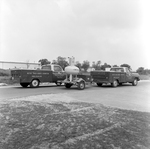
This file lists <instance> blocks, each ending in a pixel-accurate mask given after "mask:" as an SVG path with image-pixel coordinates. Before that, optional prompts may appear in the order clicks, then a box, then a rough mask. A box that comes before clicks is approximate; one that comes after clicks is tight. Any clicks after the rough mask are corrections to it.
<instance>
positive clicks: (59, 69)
mask: <svg viewBox="0 0 150 149" xmlns="http://www.w3.org/2000/svg"><path fill="white" fill-rule="evenodd" d="M54 71H56V72H60V71H62V69H61V67H59V66H54Z"/></svg>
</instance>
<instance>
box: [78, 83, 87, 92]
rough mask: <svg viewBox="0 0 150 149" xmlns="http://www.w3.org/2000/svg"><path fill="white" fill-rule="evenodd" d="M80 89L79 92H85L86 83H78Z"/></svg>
mask: <svg viewBox="0 0 150 149" xmlns="http://www.w3.org/2000/svg"><path fill="white" fill-rule="evenodd" d="M78 89H79V90H84V89H85V83H84V81H80V82H79V83H78Z"/></svg>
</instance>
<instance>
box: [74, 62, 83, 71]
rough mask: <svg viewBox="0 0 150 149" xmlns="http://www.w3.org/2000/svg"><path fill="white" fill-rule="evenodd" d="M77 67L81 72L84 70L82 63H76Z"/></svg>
mask: <svg viewBox="0 0 150 149" xmlns="http://www.w3.org/2000/svg"><path fill="white" fill-rule="evenodd" d="M75 66H76V67H78V68H79V69H80V70H81V68H82V64H81V63H80V62H78V61H77V62H76V64H75Z"/></svg>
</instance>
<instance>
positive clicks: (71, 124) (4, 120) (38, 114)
mask: <svg viewBox="0 0 150 149" xmlns="http://www.w3.org/2000/svg"><path fill="white" fill-rule="evenodd" d="M0 148H1V149H8V148H9V149H14V148H15V149H77V148H78V149H80V148H82V149H92V148H93V149H104V148H107V149H131V148H133V149H134V148H135V149H149V148H150V113H147V112H138V111H131V110H122V109H118V108H111V107H108V106H107V107H106V106H103V105H102V104H94V103H86V102H80V101H78V100H76V99H74V98H71V97H69V96H67V94H65V93H64V94H47V95H38V96H30V97H24V98H15V99H11V100H2V101H1V102H0Z"/></svg>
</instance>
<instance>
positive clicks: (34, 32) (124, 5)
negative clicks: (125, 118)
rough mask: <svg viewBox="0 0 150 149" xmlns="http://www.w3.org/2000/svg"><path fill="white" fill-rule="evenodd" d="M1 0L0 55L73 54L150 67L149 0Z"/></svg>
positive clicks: (4, 58)
mask: <svg viewBox="0 0 150 149" xmlns="http://www.w3.org/2000/svg"><path fill="white" fill-rule="evenodd" d="M0 2H1V4H0V6H1V8H0V9H1V11H0V18H1V20H0V21H1V26H0V29H1V30H0V36H1V38H0V61H17V62H18V61H21V62H26V61H29V62H38V60H39V59H42V58H47V59H48V60H49V61H52V60H54V59H56V58H57V57H58V56H63V57H69V56H74V57H75V59H76V61H80V62H83V61H84V60H89V61H90V62H92V61H98V60H101V62H102V64H104V63H108V64H110V65H115V64H117V65H121V64H124V63H126V64H129V65H130V66H131V67H132V69H135V70H136V69H137V68H138V67H141V66H142V67H144V68H148V69H150V58H149V57H150V52H149V51H150V16H149V15H150V10H149V8H150V7H149V4H150V2H149V0H1V1H0Z"/></svg>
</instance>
